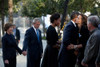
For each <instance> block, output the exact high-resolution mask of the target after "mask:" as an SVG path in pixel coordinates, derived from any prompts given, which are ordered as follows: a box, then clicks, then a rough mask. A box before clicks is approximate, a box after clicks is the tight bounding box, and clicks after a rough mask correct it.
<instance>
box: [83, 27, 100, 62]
mask: <svg viewBox="0 0 100 67" xmlns="http://www.w3.org/2000/svg"><path fill="white" fill-rule="evenodd" d="M99 52H100V30H98V29H94V30H93V31H92V32H91V35H90V37H89V39H88V41H87V45H86V48H85V52H84V59H83V60H82V62H84V63H86V64H95V62H96V63H100V59H99V57H100V53H99Z"/></svg>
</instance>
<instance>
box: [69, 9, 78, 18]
mask: <svg viewBox="0 0 100 67" xmlns="http://www.w3.org/2000/svg"><path fill="white" fill-rule="evenodd" d="M76 15H77V16H78V15H79V12H77V11H74V12H72V13H71V15H70V16H71V20H72V19H74V18H75V17H76Z"/></svg>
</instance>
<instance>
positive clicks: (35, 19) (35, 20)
mask: <svg viewBox="0 0 100 67" xmlns="http://www.w3.org/2000/svg"><path fill="white" fill-rule="evenodd" d="M36 22H40V20H39V18H34V20H33V22H32V23H33V24H35V23H36Z"/></svg>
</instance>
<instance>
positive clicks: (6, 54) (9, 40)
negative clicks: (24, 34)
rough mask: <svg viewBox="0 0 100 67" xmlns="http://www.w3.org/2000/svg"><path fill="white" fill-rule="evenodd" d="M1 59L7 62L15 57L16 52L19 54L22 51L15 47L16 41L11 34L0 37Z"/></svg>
mask: <svg viewBox="0 0 100 67" xmlns="http://www.w3.org/2000/svg"><path fill="white" fill-rule="evenodd" d="M2 50H3V59H4V60H9V59H12V58H15V57H16V50H17V51H18V52H19V53H20V54H21V53H22V50H21V49H20V48H19V47H18V46H17V44H16V40H15V38H14V36H13V35H12V34H10V35H9V34H7V33H6V34H5V35H4V36H3V37H2Z"/></svg>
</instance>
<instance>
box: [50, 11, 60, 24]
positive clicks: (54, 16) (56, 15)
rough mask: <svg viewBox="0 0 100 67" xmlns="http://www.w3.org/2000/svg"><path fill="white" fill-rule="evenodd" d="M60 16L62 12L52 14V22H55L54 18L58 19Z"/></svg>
mask: <svg viewBox="0 0 100 67" xmlns="http://www.w3.org/2000/svg"><path fill="white" fill-rule="evenodd" d="M59 18H60V14H59V13H55V14H53V15H51V17H50V22H51V23H53V22H54V20H57V19H59Z"/></svg>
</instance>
